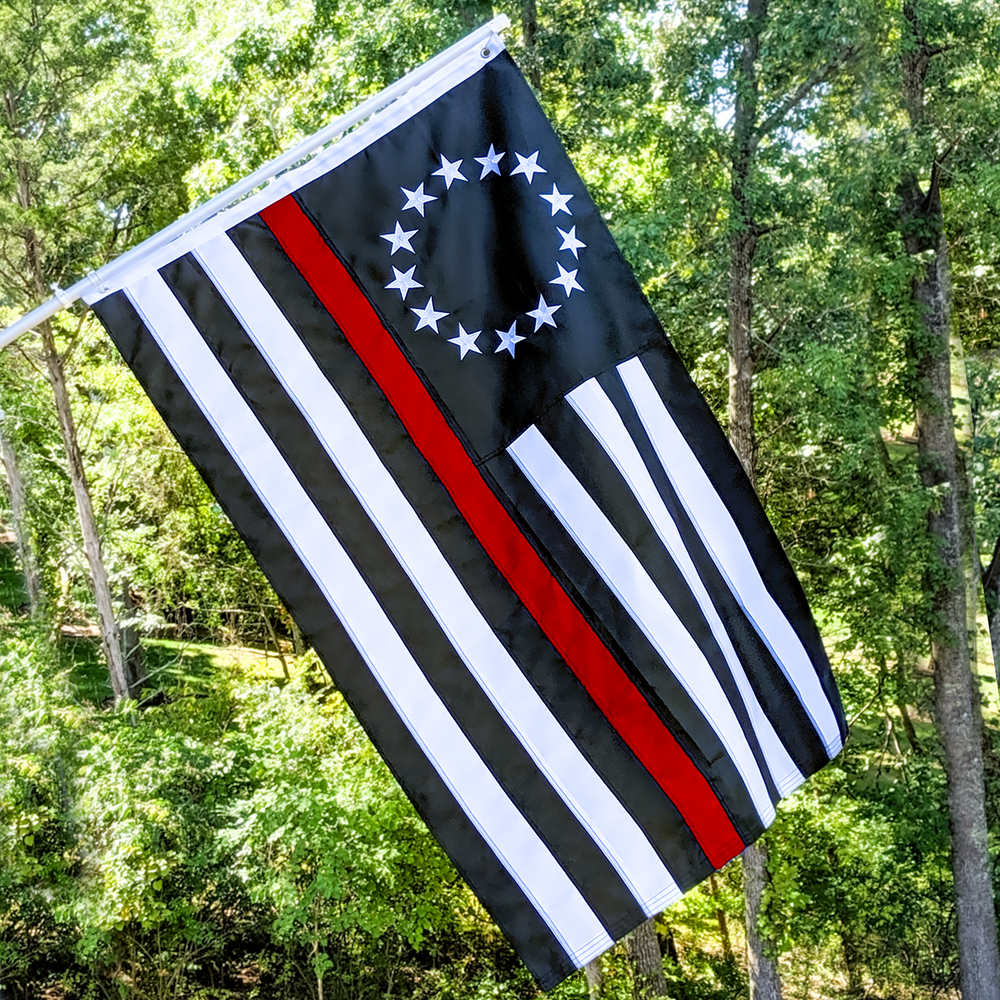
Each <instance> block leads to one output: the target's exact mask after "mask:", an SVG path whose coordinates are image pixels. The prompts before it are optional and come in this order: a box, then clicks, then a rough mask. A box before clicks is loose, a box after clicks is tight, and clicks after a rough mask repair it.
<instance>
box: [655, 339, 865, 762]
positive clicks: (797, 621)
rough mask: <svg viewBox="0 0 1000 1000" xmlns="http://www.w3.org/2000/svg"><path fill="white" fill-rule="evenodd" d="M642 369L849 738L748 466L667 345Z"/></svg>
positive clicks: (801, 596) (797, 586) (819, 644)
mask: <svg viewBox="0 0 1000 1000" xmlns="http://www.w3.org/2000/svg"><path fill="white" fill-rule="evenodd" d="M642 366H643V368H645V369H646V372H647V373H648V375H649V377H650V379H651V380H652V382H653V385H654V386H656V389H657V392H659V394H660V398H661V399H663V400H664V402H665V404H666V406H667V409H668V410H669V411H670V415H671V416H672V417H673V419H674V421H675V422H676V424H677V426H678V428H679V429H680V432H681V433H682V434H683V435H684V438H685V440H686V441H687V442H688V444H689V445H690V446H691V450H692V451H693V452H694V454H695V457H696V458H697V459H698V461H699V463H700V464H701V467H702V468H703V469H704V470H705V473H706V475H707V476H708V478H709V479H710V480H711V482H712V485H713V486H714V487H715V491H716V492H717V493H718V494H719V496H720V497H721V498H722V501H723V503H724V504H725V505H726V507H727V509H728V510H729V513H730V514H731V515H732V518H733V520H734V521H735V522H736V525H737V527H738V528H739V530H740V534H741V535H742V536H743V538H744V540H745V541H746V543H747V548H748V549H749V550H750V554H751V555H752V556H753V560H754V562H755V563H756V564H757V567H758V569H759V571H760V575H761V579H763V581H764V585H765V586H766V587H767V589H768V591H769V593H770V594H771V596H772V597H773V598H774V600H775V602H776V603H777V605H778V607H779V608H781V610H782V612H783V614H784V615H785V617H786V618H787V619H788V621H789V622H790V623H791V625H792V627H793V628H794V629H795V631H796V632H797V633H798V636H799V638H800V639H801V640H802V645H803V646H804V647H805V649H806V652H807V653H808V654H809V658H810V660H811V661H812V664H813V667H814V668H815V669H816V673H817V675H818V676H819V680H820V683H821V685H822V687H823V691H824V692H825V694H826V697H827V699H828V700H829V702H830V704H831V706H832V707H833V711H834V714H835V715H836V716H837V720H838V722H839V723H840V734H841V737H842V738H843V739H847V720H846V719H845V717H844V708H843V705H842V704H841V701H840V693H839V692H838V691H837V685H836V682H835V681H834V679H833V672H832V671H831V669H830V661H829V659H828V658H827V655H826V650H825V649H824V648H823V641H822V640H821V639H820V635H819V630H818V629H817V628H816V623H815V622H814V621H813V617H812V614H811V613H810V611H809V604H808V602H807V601H806V596H805V593H804V592H803V590H802V584H801V583H800V582H799V579H798V577H797V576H796V575H795V571H794V570H793V569H792V566H791V563H789V561H788V557H787V556H786V555H785V551H784V549H783V548H782V547H781V542H779V541H778V538H777V536H776V535H775V533H774V529H773V528H772V527H771V524H770V522H769V521H768V519H767V515H766V514H765V513H764V508H763V507H762V506H761V503H760V500H759V498H758V497H757V493H756V491H755V490H754V488H753V486H752V485H751V484H750V481H749V480H748V479H747V477H746V475H745V473H744V472H743V467H742V466H741V465H740V463H739V461H738V460H737V458H736V456H735V455H734V454H733V451H732V448H730V446H729V442H728V441H727V440H726V437H725V435H724V434H723V433H722V429H721V428H720V427H719V425H718V423H717V422H716V420H715V417H714V416H713V414H712V411H711V410H710V409H709V406H708V404H707V403H706V402H705V400H704V398H703V397H702V395H701V393H700V392H698V390H697V388H696V387H695V385H694V383H693V382H692V381H691V377H690V376H689V375H688V373H687V372H686V371H685V370H684V366H683V365H682V364H681V362H680V359H679V358H678V357H677V355H676V353H675V352H674V350H673V348H672V347H671V346H670V345H669V344H668V343H667V342H666V341H664V342H663V343H662V344H658V345H656V346H654V347H653V348H651V349H649V350H647V351H646V352H644V353H643V354H642ZM826 759H827V760H828V759H829V758H828V757H827V758H826ZM814 770H815V769H814ZM805 773H807V774H808V773H812V772H811V771H807V772H805Z"/></svg>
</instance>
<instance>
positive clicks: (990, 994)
mask: <svg viewBox="0 0 1000 1000" xmlns="http://www.w3.org/2000/svg"><path fill="white" fill-rule="evenodd" d="M903 17H904V19H905V22H906V23H905V25H904V27H905V29H906V31H907V33H908V35H909V38H908V39H907V41H908V43H909V44H908V45H907V46H906V48H905V50H904V51H905V52H906V55H905V56H904V58H903V67H902V68H903V94H902V98H903V104H904V107H905V108H906V111H907V113H908V116H909V119H910V125H911V127H912V128H913V129H914V130H915V131H917V130H919V129H920V128H921V127H922V125H923V122H924V85H925V80H926V77H927V71H928V68H929V67H930V63H931V59H932V58H933V57H934V55H935V54H936V52H939V51H940V49H935V48H934V47H933V46H931V45H930V44H929V43H928V42H927V40H926V38H925V36H924V25H923V12H922V10H921V9H920V2H919V0H906V2H904V4H903ZM939 181H940V164H939V163H935V164H934V166H933V171H932V174H931V182H930V187H929V190H928V191H927V192H926V193H925V192H924V191H923V190H922V189H921V187H920V185H919V183H918V181H917V178H916V177H910V178H907V179H906V181H905V182H904V184H903V186H902V196H903V211H902V220H901V221H902V228H903V242H904V246H905V248H906V251H907V252H908V253H909V254H912V255H914V256H920V257H922V258H925V259H926V257H927V256H928V255H929V257H930V259H929V261H928V262H927V263H926V265H924V266H923V270H922V272H921V273H919V274H918V276H917V277H916V278H915V279H914V281H913V285H912V299H913V304H914V306H915V308H916V310H917V313H918V319H917V323H916V325H915V328H914V331H913V338H912V343H913V348H912V351H913V356H914V358H915V360H916V364H917V376H918V380H919V381H918V385H917V389H916V397H917V398H916V400H915V406H916V422H917V449H918V456H919V461H920V477H921V481H922V482H923V484H924V486H925V487H926V488H927V489H928V490H931V489H933V490H934V492H935V494H936V495H937V496H938V497H940V506H936V507H934V508H932V509H931V511H930V513H929V514H928V530H929V532H930V535H931V538H932V539H933V540H934V541H935V542H936V543H937V553H936V556H937V558H936V562H935V564H934V565H932V566H930V567H929V568H928V572H927V583H926V589H927V592H928V594H929V595H930V607H929V610H930V612H931V619H932V620H931V659H932V663H933V667H934V687H935V717H936V721H937V726H938V731H939V732H940V734H941V743H942V745H943V747H944V757H945V771H946V774H947V779H948V811H949V818H950V825H951V854H952V857H951V864H952V872H953V874H954V878H955V911H956V914H957V918H958V960H959V981H960V986H961V991H962V997H963V1000H997V998H998V997H1000V955H998V952H997V929H996V910H995V907H994V903H993V887H992V884H991V878H990V857H989V846H988V843H987V830H986V795H985V785H984V775H983V756H982V724H983V720H982V712H981V709H980V704H979V690H978V687H977V684H976V683H975V680H974V678H973V675H972V670H971V667H970V662H969V643H968V636H967V627H968V617H967V602H966V590H965V583H964V579H963V576H964V574H963V572H962V570H963V566H962V518H961V510H960V500H961V498H960V495H959V494H960V484H959V472H958V447H957V444H956V441H955V421H954V416H953V409H952V395H951V365H950V357H949V336H950V332H951V274H950V265H949V261H948V245H947V241H946V239H945V232H944V214H943V211H942V208H941V197H940V188H939Z"/></svg>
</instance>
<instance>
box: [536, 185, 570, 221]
mask: <svg viewBox="0 0 1000 1000" xmlns="http://www.w3.org/2000/svg"><path fill="white" fill-rule="evenodd" d="M538 197H539V198H544V199H545V200H546V201H547V202H548V203H549V204H550V205H551V206H552V214H553V215H555V214H556V212H565V213H566V214H567V215H572V214H573V213H572V212H571V211H570V210H569V209H568V208H567V207H566V205H567V204H568V203H569V200H570V198H572V197H573V196H572V195H571V194H563V193H562V192H561V191H560V190H559V188H558V186H557V185H555V184H553V185H552V194H540V195H539V196H538Z"/></svg>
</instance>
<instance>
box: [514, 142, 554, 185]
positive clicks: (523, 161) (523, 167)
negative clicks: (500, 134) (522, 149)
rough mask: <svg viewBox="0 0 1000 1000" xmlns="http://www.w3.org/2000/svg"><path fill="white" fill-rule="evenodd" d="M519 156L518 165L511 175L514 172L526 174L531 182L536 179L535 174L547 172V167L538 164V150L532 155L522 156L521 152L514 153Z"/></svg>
mask: <svg viewBox="0 0 1000 1000" xmlns="http://www.w3.org/2000/svg"><path fill="white" fill-rule="evenodd" d="M514 155H515V156H516V157H517V166H516V167H514V169H513V170H512V171H511V172H510V175H511V177H513V176H514V174H524V176H525V177H527V178H528V183H529V184H530V183H531V182H532V180H533V179H534V176H535V174H547V173H548V171H547V170H546V169H545V167H540V166H539V165H538V150H537V149H536V150H535V151H534V152H533V153H532V154H531V156H522V155H521V154H520V153H515V154H514Z"/></svg>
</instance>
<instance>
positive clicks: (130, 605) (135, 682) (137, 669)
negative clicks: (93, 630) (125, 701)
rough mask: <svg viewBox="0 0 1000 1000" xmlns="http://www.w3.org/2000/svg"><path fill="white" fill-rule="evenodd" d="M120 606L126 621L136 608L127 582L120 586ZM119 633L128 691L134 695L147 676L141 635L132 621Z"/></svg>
mask: <svg viewBox="0 0 1000 1000" xmlns="http://www.w3.org/2000/svg"><path fill="white" fill-rule="evenodd" d="M122 607H123V608H124V609H125V618H126V620H127V621H128V620H129V619H131V618H132V616H133V613H134V612H135V610H136V603H135V601H134V600H133V599H132V588H131V586H130V585H129V584H128V582H126V583H125V585H124V586H123V587H122ZM121 635H122V654H123V656H124V659H125V676H126V678H127V679H128V686H129V691H130V692H131V693H132V696H133V697H136V696H138V694H139V691H140V690H141V689H142V685H143V684H145V683H146V678H147V674H146V657H145V655H144V654H143V651H142V642H141V641H140V639H141V636H140V634H139V629H137V628H136V626H135V625H134V624H133V623H132V622H129V624H127V625H124V626H123V627H122V630H121Z"/></svg>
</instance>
